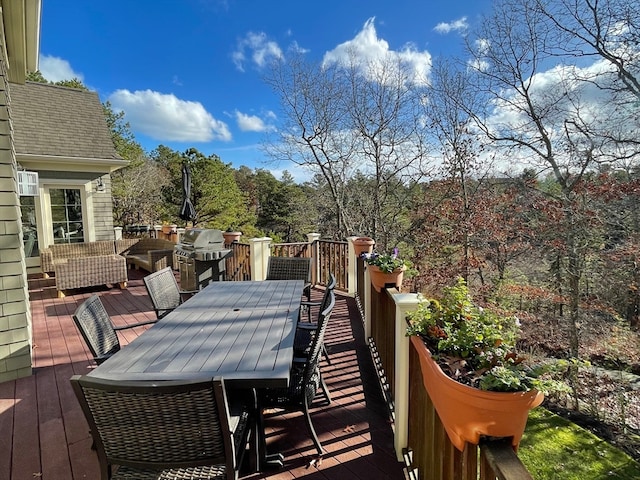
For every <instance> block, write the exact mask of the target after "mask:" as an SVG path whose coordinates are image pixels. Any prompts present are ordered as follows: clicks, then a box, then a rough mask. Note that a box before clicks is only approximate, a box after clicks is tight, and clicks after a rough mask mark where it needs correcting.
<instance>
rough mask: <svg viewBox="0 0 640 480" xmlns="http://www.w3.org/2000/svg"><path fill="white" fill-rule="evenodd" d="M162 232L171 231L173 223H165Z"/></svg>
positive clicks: (168, 232)
mask: <svg viewBox="0 0 640 480" xmlns="http://www.w3.org/2000/svg"><path fill="white" fill-rule="evenodd" d="M162 233H166V234H167V235H168V234H170V233H171V225H163V226H162Z"/></svg>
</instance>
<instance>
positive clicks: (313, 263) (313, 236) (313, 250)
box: [307, 233, 320, 285]
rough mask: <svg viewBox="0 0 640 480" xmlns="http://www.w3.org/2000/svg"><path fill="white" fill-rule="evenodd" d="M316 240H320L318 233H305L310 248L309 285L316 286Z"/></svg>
mask: <svg viewBox="0 0 640 480" xmlns="http://www.w3.org/2000/svg"><path fill="white" fill-rule="evenodd" d="M318 240H320V234H319V233H307V241H308V242H309V245H310V247H311V285H316V284H317V283H318V278H320V262H319V255H318Z"/></svg>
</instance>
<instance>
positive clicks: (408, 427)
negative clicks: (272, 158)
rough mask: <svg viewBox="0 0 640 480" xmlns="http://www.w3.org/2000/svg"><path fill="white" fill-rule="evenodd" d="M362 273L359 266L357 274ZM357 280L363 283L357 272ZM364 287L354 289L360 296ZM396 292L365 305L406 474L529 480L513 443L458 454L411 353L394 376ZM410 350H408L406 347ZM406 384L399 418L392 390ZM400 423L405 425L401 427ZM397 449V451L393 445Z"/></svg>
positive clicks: (423, 478)
mask: <svg viewBox="0 0 640 480" xmlns="http://www.w3.org/2000/svg"><path fill="white" fill-rule="evenodd" d="M361 269H364V265H363V264H362V262H359V263H358V270H361ZM357 278H358V280H359V281H360V279H361V278H363V279H364V278H365V275H364V274H363V273H362V272H358V274H357ZM365 289H367V286H366V285H364V286H362V285H358V289H357V291H358V294H360V292H361V291H363V290H365ZM397 293H398V292H397V291H396V290H395V289H383V290H382V291H381V292H376V291H375V290H374V289H372V288H371V289H370V290H368V292H367V294H366V295H365V297H362V298H366V297H367V296H368V298H369V301H370V305H365V311H367V312H368V315H369V317H370V318H369V322H370V326H369V329H370V339H369V342H370V346H371V349H372V354H373V356H374V362H379V363H380V365H379V366H377V370H378V372H379V374H380V375H381V376H382V378H381V383H382V385H383V389H384V390H385V391H388V392H389V398H390V402H391V404H390V411H391V414H392V418H393V420H394V424H395V430H396V435H398V432H399V430H401V429H405V430H404V431H406V447H405V448H404V450H403V452H402V456H403V458H404V461H405V464H406V466H407V471H408V472H409V476H410V478H411V479H415V480H418V479H420V480H496V479H498V480H516V479H517V480H527V479H531V478H532V477H531V475H530V474H529V472H527V470H526V468H525V467H524V465H523V464H522V462H521V461H520V459H519V458H518V456H517V455H516V453H515V452H514V450H513V448H512V447H511V439H497V440H492V441H488V440H483V441H482V442H481V443H480V445H472V444H469V443H467V444H465V450H464V451H463V452H461V451H459V450H457V449H456V447H455V446H454V445H453V444H452V443H451V441H450V440H449V437H448V436H447V433H446V431H445V429H444V427H443V425H442V422H441V421H440V418H439V417H438V413H437V412H436V410H435V407H434V406H433V403H432V401H431V399H430V398H429V394H428V393H427V390H426V389H425V387H424V383H423V379H422V373H421V370H420V361H419V359H418V354H417V352H416V351H415V349H414V348H413V347H410V348H409V354H408V355H409V358H408V368H407V370H406V371H404V373H403V374H401V376H403V377H408V378H396V376H397V375H398V369H397V368H396V367H397V361H398V358H401V357H398V352H397V351H396V349H397V347H396V345H397V344H398V342H397V338H396V337H397V335H398V333H397V332H399V331H403V330H404V329H403V328H397V327H398V323H397V322H400V321H404V319H399V318H397V315H396V312H397V302H396V300H397V299H396V298H394V297H397ZM409 345H411V344H410V343H409ZM403 382H408V391H407V393H406V398H408V399H409V401H408V413H407V415H406V417H403V416H401V415H399V411H397V410H396V408H395V407H396V405H394V401H395V398H396V394H397V393H398V392H396V389H397V388H398V385H402V383H403ZM399 422H406V424H405V425H400V424H399ZM396 446H397V445H396Z"/></svg>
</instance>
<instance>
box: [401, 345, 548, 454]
mask: <svg viewBox="0 0 640 480" xmlns="http://www.w3.org/2000/svg"><path fill="white" fill-rule="evenodd" d="M411 343H412V344H413V346H414V348H415V349H416V351H417V352H418V357H419V358H420V367H421V370H422V381H423V383H424V387H425V388H426V389H427V392H429V396H430V397H431V400H432V401H433V404H434V406H435V409H436V411H437V412H438V416H439V417H440V420H441V421H442V424H443V425H444V428H445V430H446V431H447V435H448V436H449V439H450V440H451V443H453V445H454V446H455V447H456V448H457V449H458V450H460V451H463V450H464V444H465V443H466V442H468V443H471V444H474V445H477V444H478V443H479V442H480V436H481V435H485V436H490V437H512V440H511V444H512V445H513V447H514V448H517V446H518V444H519V443H520V439H521V438H522V434H523V433H524V429H525V427H526V425H527V418H528V416H529V410H531V409H532V408H534V407H537V406H538V405H540V404H541V403H542V400H543V399H544V395H543V394H542V393H541V392H538V391H537V390H531V391H528V392H487V391H484V390H479V389H477V388H472V387H469V386H468V385H463V384H461V383H459V382H457V381H455V380H453V379H452V378H450V377H448V376H447V375H446V374H445V373H444V372H443V371H442V370H441V369H440V366H439V365H438V364H437V363H436V362H435V360H433V359H432V358H431V353H430V352H429V349H428V348H427V346H426V345H425V344H424V342H423V341H422V339H421V338H420V337H416V336H412V337H411Z"/></svg>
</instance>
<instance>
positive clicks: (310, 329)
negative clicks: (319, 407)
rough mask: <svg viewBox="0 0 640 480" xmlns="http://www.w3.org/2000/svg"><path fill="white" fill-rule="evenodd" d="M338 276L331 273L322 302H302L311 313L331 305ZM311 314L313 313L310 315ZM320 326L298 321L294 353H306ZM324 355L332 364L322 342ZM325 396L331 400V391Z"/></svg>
mask: <svg viewBox="0 0 640 480" xmlns="http://www.w3.org/2000/svg"><path fill="white" fill-rule="evenodd" d="M336 283H337V282H336V277H335V275H333V273H329V279H328V280H327V284H326V285H325V290H324V294H323V296H322V300H321V301H320V302H302V305H304V306H305V307H306V308H307V309H308V312H309V313H310V314H311V309H312V308H313V309H315V308H317V309H318V313H320V312H322V311H323V310H324V309H325V308H327V306H328V305H329V296H330V293H332V292H333V290H334V289H335V288H336ZM310 316H311V315H310ZM317 328H318V323H317V322H312V321H308V322H298V325H297V327H296V336H295V340H294V346H293V348H294V354H295V355H297V356H303V355H305V352H306V351H307V350H308V349H309V347H310V346H311V343H312V340H313V335H314V332H315V331H316V329H317ZM322 356H323V357H324V358H325V360H326V361H327V363H328V364H329V365H331V359H330V358H329V352H327V348H326V346H325V344H324V342H322ZM325 396H326V397H327V399H328V400H329V402H331V400H330V396H329V392H325Z"/></svg>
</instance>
